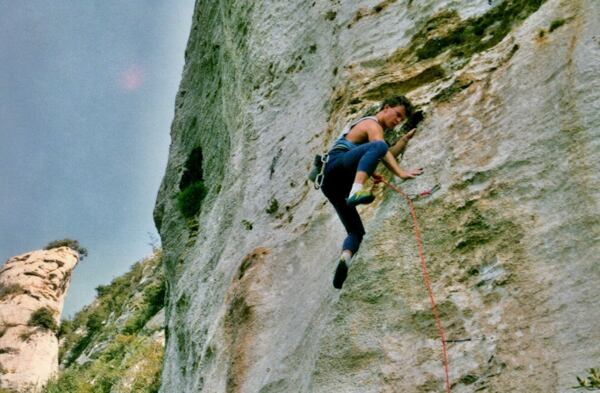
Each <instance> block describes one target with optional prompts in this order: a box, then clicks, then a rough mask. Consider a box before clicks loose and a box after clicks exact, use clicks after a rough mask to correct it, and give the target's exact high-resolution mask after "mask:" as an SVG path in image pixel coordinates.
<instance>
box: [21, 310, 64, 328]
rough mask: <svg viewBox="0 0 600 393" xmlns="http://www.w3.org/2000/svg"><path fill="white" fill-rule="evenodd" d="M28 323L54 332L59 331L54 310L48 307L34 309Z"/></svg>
mask: <svg viewBox="0 0 600 393" xmlns="http://www.w3.org/2000/svg"><path fill="white" fill-rule="evenodd" d="M27 325H29V326H37V327H41V328H43V329H48V330H50V331H52V332H57V331H58V325H57V324H56V321H55V320H54V311H52V310H51V309H50V308H48V307H42V308H38V309H37V310H36V311H34V312H33V314H31V318H29V322H27Z"/></svg>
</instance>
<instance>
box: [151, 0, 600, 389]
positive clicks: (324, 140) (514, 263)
mask: <svg viewBox="0 0 600 393" xmlns="http://www.w3.org/2000/svg"><path fill="white" fill-rule="evenodd" d="M185 57H186V66H185V69H184V74H183V79H182V82H181V86H180V91H179V94H178V96H177V99H176V112H175V118H174V121H173V125H172V131H171V138H172V144H171V148H170V156H169V162H168V166H167V169H166V174H165V177H164V180H163V183H162V185H161V189H160V191H159V195H158V199H157V204H156V209H155V214H154V216H155V222H156V224H157V227H158V229H159V231H160V234H161V238H162V243H163V247H164V258H165V267H166V277H167V288H168V306H167V312H166V318H167V337H168V339H167V347H166V353H165V364H164V370H163V384H162V388H161V391H162V392H165V393H167V392H169V393H170V392H211V393H213V392H228V393H230V392H245V393H255V392H260V393H275V392H360V393H366V392H403V393H413V392H441V391H444V385H443V384H444V382H443V381H444V379H443V367H442V363H441V357H440V342H439V338H438V337H437V331H436V330H435V328H434V324H433V318H432V316H431V312H430V310H429V304H428V297H427V292H426V290H425V289H424V287H423V283H422V279H421V274H420V271H419V265H418V257H417V251H416V246H415V244H414V240H413V234H412V226H411V221H410V220H409V215H408V212H407V210H406V206H405V203H404V202H403V200H402V199H401V198H399V197H398V196H397V195H396V194H394V193H391V192H389V191H387V190H385V189H383V188H380V186H377V187H376V193H377V195H378V199H377V201H376V202H375V203H374V204H372V205H370V206H368V207H366V208H364V209H362V211H361V214H362V216H363V218H364V221H365V223H366V229H367V237H366V238H365V240H364V242H363V244H362V247H361V250H360V252H359V254H358V255H357V257H356V258H355V261H354V263H353V265H352V267H351V269H350V272H349V279H348V281H347V282H346V284H345V286H344V289H343V290H342V291H341V292H339V291H336V290H334V289H333V288H332V286H331V279H332V274H333V270H334V268H335V262H336V258H337V256H338V255H339V251H340V249H339V247H340V244H341V240H342V239H343V237H344V232H343V228H342V226H341V224H340V223H339V220H338V219H337V217H336V215H335V212H334V211H333V209H332V207H331V206H330V205H329V204H328V203H327V202H326V200H325V198H324V196H323V195H322V194H321V193H320V192H318V191H315V190H313V189H312V185H311V184H309V183H307V181H306V180H305V179H306V175H307V173H308V171H309V169H310V164H311V161H312V157H313V156H314V154H316V153H319V152H322V151H324V150H326V149H327V147H329V146H330V145H331V143H332V141H333V139H334V138H335V136H336V135H337V134H338V133H339V131H340V129H341V128H342V127H343V125H344V124H345V123H346V122H347V121H349V120H350V119H351V118H353V117H356V116H358V115H360V114H362V113H365V112H366V111H368V110H370V109H371V108H372V107H373V106H374V105H376V104H377V103H378V102H380V101H381V100H382V99H383V98H386V97H388V96H391V95H394V94H398V93H399V94H406V95H407V96H408V97H409V98H411V99H412V100H413V101H414V102H415V103H416V104H418V105H420V106H421V108H422V109H423V110H424V111H425V114H426V116H425V120H424V121H423V122H422V124H421V125H420V127H419V131H418V133H417V134H416V136H415V138H414V139H413V140H412V141H411V143H410V145H409V147H408V150H407V151H406V154H405V159H404V162H403V163H402V165H404V166H406V167H421V166H423V167H425V174H424V175H422V176H421V177H419V178H418V179H417V180H414V181H411V182H405V183H402V184H400V186H401V187H402V188H404V189H405V190H406V191H408V192H415V191H420V190H423V189H425V188H428V187H430V186H431V185H433V184H435V183H439V184H440V185H441V190H440V191H439V192H437V193H435V194H434V195H433V196H432V197H430V198H427V199H423V200H422V201H419V202H418V203H417V214H418V216H419V220H420V225H421V229H422V231H423V240H424V243H425V254H426V257H427V260H428V263H429V268H430V274H431V278H432V281H433V285H434V293H435V296H436V298H437V300H438V303H439V308H440V312H441V315H442V321H443V324H444V327H445V329H446V333H447V336H448V340H449V342H448V347H449V359H450V376H451V380H452V382H453V391H454V392H475V391H478V392H481V391H485V392H566V391H569V390H570V387H571V386H573V385H575V384H576V380H575V376H576V375H578V374H579V375H581V374H583V373H584V372H585V370H586V369H588V368H590V367H594V366H598V363H599V362H600V346H599V345H598V342H599V340H600V329H598V325H599V323H600V307H598V298H599V296H600V286H599V285H597V282H598V279H599V278H600V269H599V268H598V266H599V264H598V255H600V242H599V241H598V239H599V238H600V207H599V206H598V200H599V197H600V195H599V194H600V178H599V176H598V173H600V171H599V169H600V168H599V167H600V144H599V143H598V141H600V138H599V137H600V2H598V1H596V0H568V1H567V0H546V1H544V0H503V1H501V0H493V1H487V0H469V1H461V2H459V1H448V0H446V1H433V0H424V1H418V2H417V1H412V0H398V1H394V0H385V1H381V2H380V1H370V0H369V1H366V0H365V1H358V2H342V1H339V0H335V1H314V2H312V1H308V2H307V1H300V0H292V1H288V2H277V1H270V0H267V1H261V2H255V1H235V0H218V1H204V0H199V1H198V2H197V5H196V10H195V13H194V22H193V26H192V32H191V35H190V39H189V44H188V48H187V50H186V54H185ZM394 135H397V134H394V133H390V138H393V137H394ZM384 173H385V172H384ZM386 176H388V177H389V175H386ZM198 201H201V203H202V204H201V206H200V207H199V206H198V203H197V202H198Z"/></svg>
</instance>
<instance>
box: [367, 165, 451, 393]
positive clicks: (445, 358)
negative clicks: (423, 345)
mask: <svg viewBox="0 0 600 393" xmlns="http://www.w3.org/2000/svg"><path fill="white" fill-rule="evenodd" d="M372 176H373V180H374V182H375V184H377V183H383V184H385V185H386V186H388V187H389V188H391V189H392V190H394V191H396V192H397V193H398V194H400V195H402V196H403V197H404V199H406V202H407V203H408V208H409V209H410V214H411V216H412V219H413V227H414V229H415V238H416V240H417V248H418V250H419V257H420V259H421V270H422V272H423V281H424V282H425V286H426V287H427V292H428V294H429V301H430V302H431V311H432V313H433V317H434V318H435V324H436V326H437V329H438V332H439V335H440V339H441V341H442V357H443V358H442V360H443V363H444V372H445V376H446V392H447V393H451V392H452V391H451V389H450V376H449V371H448V351H447V350H446V342H447V341H446V333H445V332H444V327H443V326H442V321H441V319H440V314H439V312H438V310H437V307H436V304H435V299H434V297H433V290H432V289H431V281H430V280H429V273H428V272H427V264H426V263H425V254H424V253H423V242H422V241H421V231H420V230H419V225H418V223H417V213H416V212H415V207H414V205H413V203H412V202H413V199H412V198H411V197H410V196H409V195H408V194H406V193H405V192H404V191H402V190H401V189H399V188H398V187H396V186H394V185H392V184H391V183H389V182H388V181H387V180H385V179H384V178H383V176H381V175H378V174H376V173H374V174H373V175H372ZM436 186H437V189H439V185H437V184H436ZM436 186H434V187H433V188H432V189H431V190H429V191H430V192H429V193H428V194H426V195H423V196H428V195H431V194H432V193H433V192H435V190H434V189H436ZM425 193H426V192H422V193H420V194H417V195H421V194H425Z"/></svg>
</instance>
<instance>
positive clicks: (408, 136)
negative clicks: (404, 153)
mask: <svg viewBox="0 0 600 393" xmlns="http://www.w3.org/2000/svg"><path fill="white" fill-rule="evenodd" d="M415 132H417V129H416V128H413V129H412V130H410V131H408V132H407V133H406V134H404V135H403V136H402V139H404V141H405V142H408V141H410V140H411V139H412V137H413V136H415Z"/></svg>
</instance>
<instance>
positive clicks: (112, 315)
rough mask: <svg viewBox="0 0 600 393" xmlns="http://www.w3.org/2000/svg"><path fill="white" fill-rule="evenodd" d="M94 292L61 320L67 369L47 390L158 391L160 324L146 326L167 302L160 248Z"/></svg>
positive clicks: (96, 392) (82, 392) (47, 392)
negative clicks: (86, 302) (90, 299)
mask: <svg viewBox="0 0 600 393" xmlns="http://www.w3.org/2000/svg"><path fill="white" fill-rule="evenodd" d="M96 292H97V298H96V300H95V301H94V302H93V303H92V304H91V305H89V306H87V307H85V308H84V309H82V310H81V311H80V312H78V313H77V314H76V315H75V316H74V317H73V318H72V319H71V320H64V321H62V323H61V326H60V329H59V333H58V334H59V337H60V345H61V347H60V353H59V357H60V359H59V360H60V363H61V364H62V366H63V370H64V371H63V372H62V373H61V374H60V375H59V376H58V378H56V379H55V380H53V381H51V382H50V383H48V385H47V386H46V387H45V390H44V392H45V393H58V392H61V393H75V392H77V393H102V392H106V393H108V392H111V391H127V392H137V393H142V392H144V393H152V392H158V388H159V386H160V371H161V367H162V357H163V341H162V338H160V337H161V334H160V332H159V331H161V330H162V327H151V328H149V327H147V326H146V325H147V323H148V321H149V320H150V319H152V317H154V316H155V315H156V314H157V313H158V312H159V311H160V310H161V309H162V308H163V306H164V297H165V285H164V276H163V271H162V264H161V256H160V250H157V252H156V253H155V255H154V256H152V257H150V258H148V259H146V260H143V261H140V262H137V263H136V264H134V265H133V266H132V268H131V270H130V271H129V272H127V273H126V274H124V275H122V276H120V277H117V278H115V279H114V280H113V281H112V282H111V283H110V284H108V285H100V286H98V287H97V288H96ZM157 334H158V336H157Z"/></svg>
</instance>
